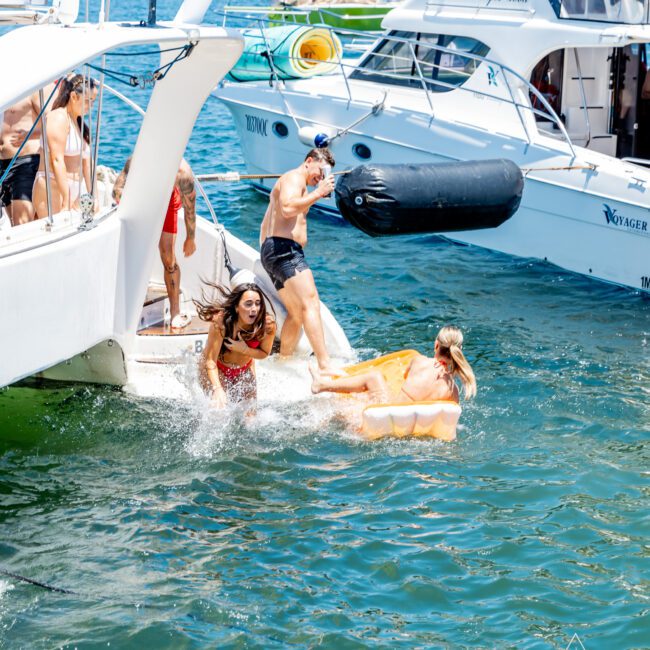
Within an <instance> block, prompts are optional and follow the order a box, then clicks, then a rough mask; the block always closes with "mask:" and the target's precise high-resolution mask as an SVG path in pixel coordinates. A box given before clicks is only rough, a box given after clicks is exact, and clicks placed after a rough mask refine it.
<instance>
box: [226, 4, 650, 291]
mask: <svg viewBox="0 0 650 650" xmlns="http://www.w3.org/2000/svg"><path fill="white" fill-rule="evenodd" d="M648 11H649V3H648V1H647V0H589V1H583V0H516V1H515V0H406V2H404V3H402V4H401V5H400V6H399V7H398V8H396V9H394V10H393V11H391V12H390V13H389V14H388V15H387V17H386V18H385V19H384V21H383V28H384V29H385V30H386V31H385V33H384V34H383V35H382V36H381V37H380V38H378V40H376V41H375V43H374V44H373V45H372V46H371V47H370V48H369V49H368V50H367V51H366V52H365V53H364V54H363V55H362V56H361V57H360V58H358V59H357V60H355V61H353V63H352V64H350V63H349V61H350V60H351V59H349V58H345V57H342V58H341V60H340V61H339V65H338V68H337V71H336V72H335V73H333V74H328V75H325V76H320V77H312V78H309V79H290V80H287V79H280V78H278V77H277V76H276V75H275V74H274V71H273V65H272V64H273V61H272V56H271V57H269V58H270V61H269V62H270V72H269V75H268V79H264V80H262V81H252V82H246V83H235V82H224V83H222V84H221V85H220V87H219V88H218V89H217V90H216V91H215V94H216V96H217V97H218V98H219V99H220V100H222V101H223V102H225V104H226V105H227V106H228V108H229V109H230V111H231V112H232V115H233V118H234V122H235V125H236V128H237V130H238V132H239V135H240V138H241V143H242V148H243V153H244V158H245V159H246V161H247V165H248V171H249V172H250V173H251V174H275V173H279V172H282V171H284V170H286V169H288V168H290V167H292V166H295V165H297V164H298V162H299V161H300V160H302V158H303V157H304V155H305V154H306V152H307V151H308V149H309V148H310V147H312V146H313V145H314V135H316V134H320V140H321V142H322V140H323V136H325V138H326V139H328V141H329V145H330V147H331V149H332V151H333V153H334V155H335V157H336V161H337V170H340V169H349V168H353V167H356V166H358V165H361V164H368V163H375V164H381V163H384V164H385V163H389V164H390V163H435V162H440V163H444V162H447V161H462V160H484V159H493V158H508V159H510V160H512V161H514V162H515V163H516V164H517V165H518V166H519V167H520V168H521V169H522V171H523V173H524V175H525V186H524V192H523V197H522V201H521V205H520V207H519V209H518V211H517V212H516V214H515V215H514V216H513V217H512V218H511V219H509V220H508V221H506V222H505V223H504V224H503V225H501V226H499V227H498V228H494V229H486V230H476V231H469V232H468V231H464V232H450V233H447V234H446V236H447V237H449V238H451V239H453V240H455V241H459V242H463V243H468V244H474V245H477V246H482V247H486V248H489V249H493V250H497V251H502V252H505V253H509V254H512V255H517V256H523V257H531V258H538V259H541V260H546V261H548V262H550V263H553V264H555V265H558V266H560V267H562V268H564V269H569V270H571V271H574V272H577V273H582V274H585V275H587V276H591V277H594V278H598V279H600V280H605V281H608V282H613V283H616V284H620V285H625V286H628V287H632V288H635V289H640V290H650V255H649V253H650V226H649V224H650V213H649V211H648V207H649V205H650V169H649V168H648V166H649V165H650V75H647V62H648V54H649V53H650V46H649V45H648V43H649V42H650V26H649V24H648ZM466 182H467V183H468V184H471V183H472V178H467V179H466ZM272 183H273V181H272V180H268V179H261V180H259V181H258V182H257V184H256V187H257V188H258V189H260V190H263V191H269V190H270V188H271V186H272ZM319 205H320V207H321V208H322V209H324V210H327V211H330V212H332V213H337V211H336V204H335V202H334V200H333V199H331V198H330V199H326V200H324V201H323V202H322V203H321V204H319Z"/></svg>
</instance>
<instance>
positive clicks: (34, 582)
mask: <svg viewBox="0 0 650 650" xmlns="http://www.w3.org/2000/svg"><path fill="white" fill-rule="evenodd" d="M0 574H2V575H4V576H7V577H8V578H13V579H14V580H20V581H21V582H26V583H27V584H30V585H34V586H35V587H40V588H41V589H47V590H48V591H55V592H57V593H59V594H70V595H72V596H78V595H79V594H78V593H77V592H76V591H70V590H69V589H63V588H62V587H55V586H54V585H48V584H46V583H45V582H39V581H38V580H32V578H26V577H25V576H21V575H19V574H18V573H12V572H11V571H5V570H4V569H0Z"/></svg>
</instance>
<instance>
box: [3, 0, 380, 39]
mask: <svg viewBox="0 0 650 650" xmlns="http://www.w3.org/2000/svg"><path fill="white" fill-rule="evenodd" d="M0 1H1V0H0ZM368 6H369V7H372V5H368ZM221 13H223V14H224V20H225V19H226V16H227V15H229V16H230V17H234V16H236V15H238V14H241V15H244V16H250V15H252V14H259V15H264V16H266V17H268V19H269V20H271V21H273V22H278V23H284V24H294V25H316V26H319V25H329V24H330V23H329V21H339V22H340V21H342V20H345V22H346V23H347V24H349V25H350V26H352V25H354V24H355V23H357V24H360V23H362V22H366V21H369V20H379V19H381V18H383V17H384V16H385V15H386V12H385V11H382V12H378V13H363V14H340V13H337V12H335V11H332V10H331V9H327V8H325V7H319V6H318V5H305V6H304V7H303V6H298V7H289V6H282V5H280V6H278V7H241V6H235V5H226V6H225V7H223V9H222V10H221ZM224 24H225V23H224ZM365 33H368V32H365Z"/></svg>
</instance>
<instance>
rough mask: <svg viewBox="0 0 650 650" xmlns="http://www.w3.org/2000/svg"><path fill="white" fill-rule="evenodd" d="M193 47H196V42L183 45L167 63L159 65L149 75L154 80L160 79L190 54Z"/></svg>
mask: <svg viewBox="0 0 650 650" xmlns="http://www.w3.org/2000/svg"><path fill="white" fill-rule="evenodd" d="M195 47H196V43H190V44H189V45H184V46H183V49H182V51H181V52H179V53H178V54H177V55H176V56H175V57H174V58H173V59H172V60H171V61H170V62H169V63H166V64H165V65H161V66H160V67H159V68H158V69H157V70H154V71H153V74H152V75H151V76H152V77H153V79H154V81H159V80H160V79H164V78H165V76H166V75H167V73H168V72H169V71H170V70H171V69H172V67H173V66H174V65H175V64H176V63H178V62H179V61H182V60H183V59H186V58H187V57H188V56H189V55H190V54H192V52H193V51H194V48H195ZM161 70H164V72H161Z"/></svg>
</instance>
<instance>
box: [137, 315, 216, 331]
mask: <svg viewBox="0 0 650 650" xmlns="http://www.w3.org/2000/svg"><path fill="white" fill-rule="evenodd" d="M209 329H210V324H209V323H206V322H205V321H203V320H201V319H200V318H199V317H198V316H196V315H194V316H192V322H191V323H190V324H189V325H188V326H187V327H183V328H182V329H177V328H172V326H171V325H170V324H169V323H168V322H167V323H163V322H161V323H158V324H156V325H150V326H149V327H145V328H144V329H141V330H139V331H138V336H192V335H196V334H207V333H208V330H209Z"/></svg>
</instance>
